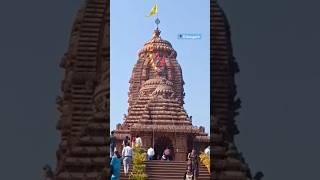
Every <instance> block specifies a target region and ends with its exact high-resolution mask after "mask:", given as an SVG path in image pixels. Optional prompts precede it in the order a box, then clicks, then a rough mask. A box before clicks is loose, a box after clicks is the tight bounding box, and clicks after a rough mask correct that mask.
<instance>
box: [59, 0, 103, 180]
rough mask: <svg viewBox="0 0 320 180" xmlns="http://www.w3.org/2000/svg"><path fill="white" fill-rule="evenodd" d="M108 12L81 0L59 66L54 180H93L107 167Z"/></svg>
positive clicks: (99, 1) (92, 0) (98, 1)
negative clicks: (60, 92)
mask: <svg viewBox="0 0 320 180" xmlns="http://www.w3.org/2000/svg"><path fill="white" fill-rule="evenodd" d="M108 13H109V12H107V5H106V0H86V1H85V4H84V6H83V7H82V8H81V9H80V10H79V12H78V15H77V17H76V20H75V22H74V24H73V28H72V33H71V38H70V45H69V48H68V51H67V53H66V54H65V56H64V57H63V59H62V62H61V64H60V66H61V67H62V68H64V69H65V77H64V79H63V81H62V83H61V91H62V95H61V96H59V97H58V98H57V105H58V110H59V111H60V114H61V116H60V119H59V121H58V124H57V129H58V130H59V131H60V134H61V141H60V144H59V149H58V151H57V166H56V170H55V172H54V179H55V180H84V179H85V180H97V179H98V178H99V177H102V175H103V170H104V169H105V168H106V166H107V165H108V163H109V161H108V159H109V155H108V150H107V149H108V148H107V141H108V140H107V133H108V131H109V125H108V122H107V117H108V116H109V110H107V107H108V105H107V103H108V102H109V100H108V98H109V95H108V93H109V88H108V87H107V84H108V83H109V82H108V79H109V71H107V70H108V69H107V63H108V62H109V55H107V46H108V45H107V42H109V40H107V34H108V33H109V32H108V31H109V30H108V29H107V21H108V19H107V14H108ZM108 22H109V21H108ZM108 26H109V25H108ZM104 179H107V178H106V177H105V178H104Z"/></svg>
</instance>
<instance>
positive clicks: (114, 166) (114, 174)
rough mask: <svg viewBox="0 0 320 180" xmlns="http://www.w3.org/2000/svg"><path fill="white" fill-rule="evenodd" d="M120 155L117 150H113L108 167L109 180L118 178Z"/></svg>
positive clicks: (117, 179)
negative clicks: (109, 171) (109, 172)
mask: <svg viewBox="0 0 320 180" xmlns="http://www.w3.org/2000/svg"><path fill="white" fill-rule="evenodd" d="M120 160H121V156H120V154H119V152H118V151H114V156H112V159H111V163H110V168H111V180H119V179H120V166H121V161H120Z"/></svg>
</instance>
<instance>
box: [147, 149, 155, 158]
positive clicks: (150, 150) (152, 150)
mask: <svg viewBox="0 0 320 180" xmlns="http://www.w3.org/2000/svg"><path fill="white" fill-rule="evenodd" d="M147 155H148V160H149V161H151V160H153V156H154V149H153V148H152V147H150V148H149V149H148V151H147Z"/></svg>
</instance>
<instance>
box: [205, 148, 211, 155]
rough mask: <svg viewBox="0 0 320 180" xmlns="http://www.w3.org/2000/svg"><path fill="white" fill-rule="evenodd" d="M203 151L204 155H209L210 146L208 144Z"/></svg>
mask: <svg viewBox="0 0 320 180" xmlns="http://www.w3.org/2000/svg"><path fill="white" fill-rule="evenodd" d="M204 153H205V154H206V155H209V156H210V146H208V147H207V148H206V149H205V150H204Z"/></svg>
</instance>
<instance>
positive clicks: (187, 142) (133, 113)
mask: <svg viewBox="0 0 320 180" xmlns="http://www.w3.org/2000/svg"><path fill="white" fill-rule="evenodd" d="M160 33H161V32H160V30H159V29H158V28H156V29H155V30H154V32H153V35H152V38H151V39H150V40H149V41H147V42H146V43H145V45H144V47H143V48H142V49H141V50H140V51H139V53H138V57H139V59H138V61H137V63H136V64H135V65H134V68H133V71H132V76H131V79H130V81H129V83H130V89H129V100H128V102H129V107H128V114H127V115H124V119H123V120H124V122H123V124H118V125H117V128H116V131H115V135H116V138H117V140H118V141H117V149H121V148H122V146H121V144H122V140H123V139H124V138H125V137H126V136H129V137H136V136H137V135H139V136H140V137H141V138H142V141H143V148H146V149H147V148H149V147H154V149H155V152H156V157H159V156H161V155H162V153H163V150H164V149H165V148H166V147H168V148H169V149H171V152H172V153H173V158H174V160H180V161H181V160H183V161H184V160H186V158H187V153H188V152H190V151H191V150H192V148H193V147H198V148H201V149H204V148H205V146H207V145H208V144H209V137H208V135H207V134H206V133H205V129H204V127H195V126H193V125H192V121H191V118H190V117H189V116H188V114H187V112H186V111H185V109H184V107H183V104H184V95H185V93H184V89H183V85H184V81H183V77H182V70H181V67H180V65H179V63H178V62H177V59H176V57H177V52H176V51H175V50H174V49H173V48H172V45H171V44H170V42H168V41H166V40H164V39H162V38H161V36H160Z"/></svg>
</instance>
